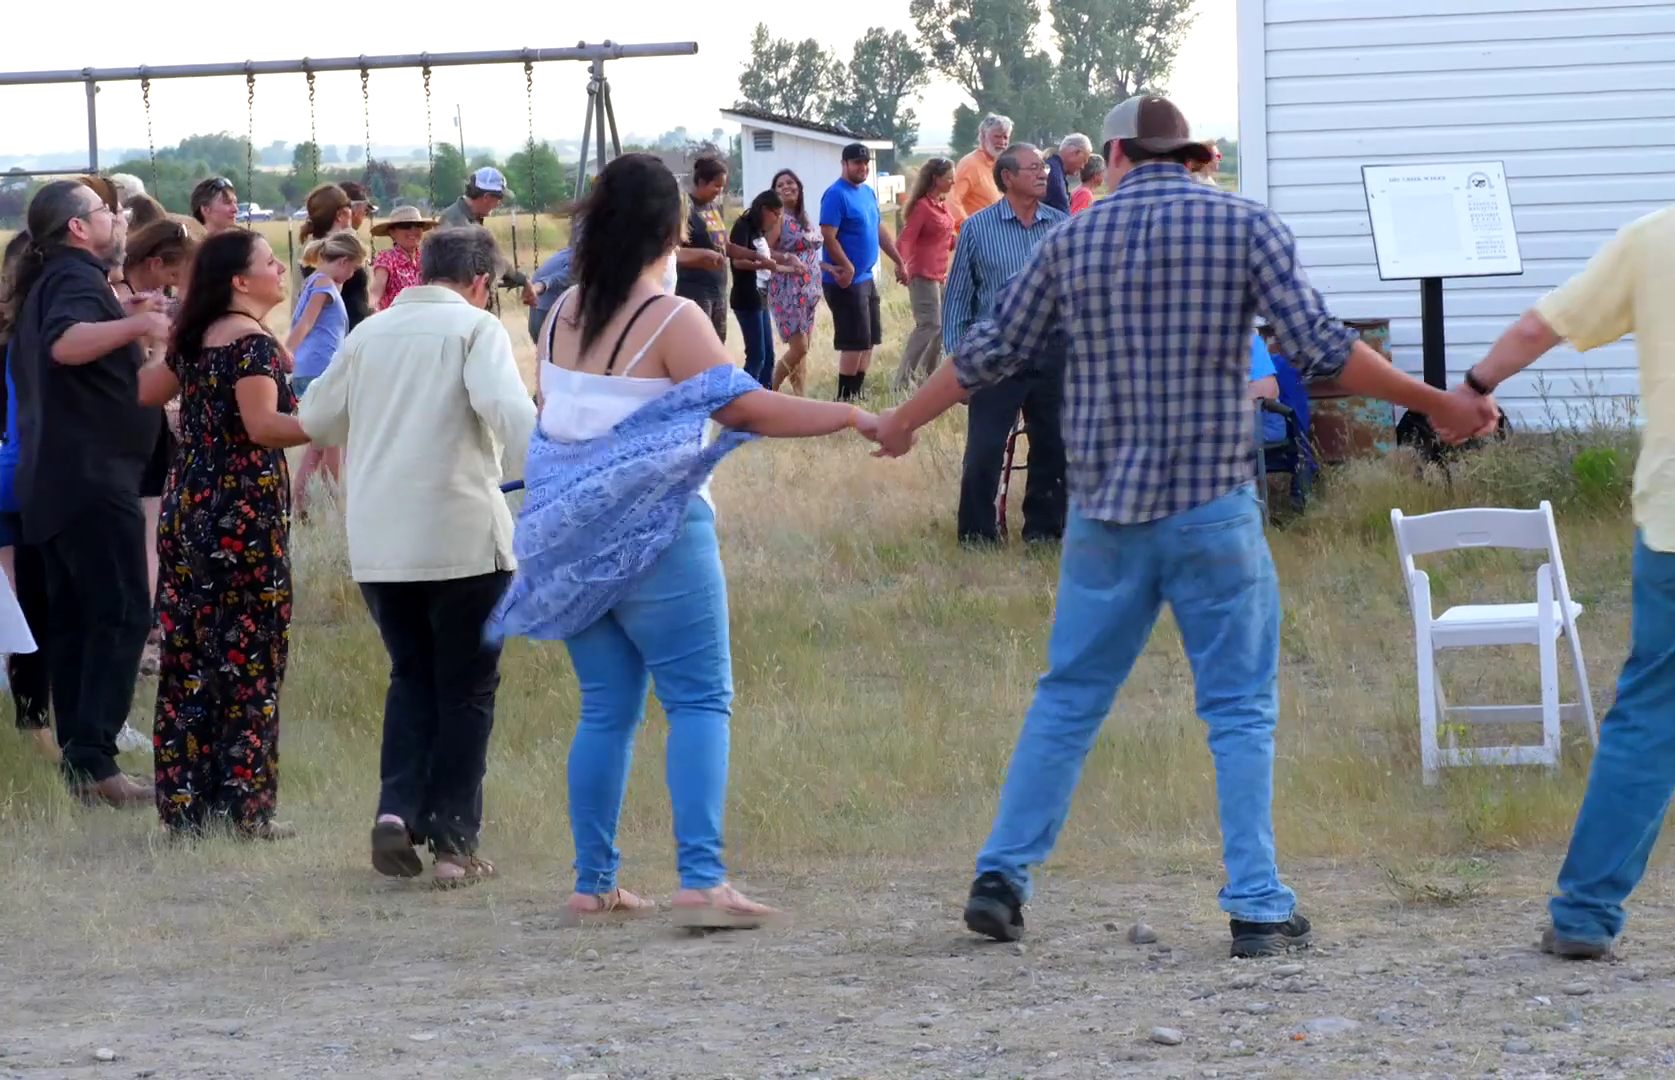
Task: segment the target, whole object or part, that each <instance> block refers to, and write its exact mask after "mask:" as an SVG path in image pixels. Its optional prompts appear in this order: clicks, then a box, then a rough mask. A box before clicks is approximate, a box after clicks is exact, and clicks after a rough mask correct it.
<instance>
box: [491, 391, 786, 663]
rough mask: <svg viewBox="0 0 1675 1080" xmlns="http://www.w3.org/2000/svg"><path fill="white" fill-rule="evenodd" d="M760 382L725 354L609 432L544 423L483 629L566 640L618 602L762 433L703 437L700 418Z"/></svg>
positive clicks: (494, 636) (499, 635)
mask: <svg viewBox="0 0 1675 1080" xmlns="http://www.w3.org/2000/svg"><path fill="white" fill-rule="evenodd" d="M761 388H762V386H761V384H760V383H758V382H757V381H756V380H755V379H753V378H751V377H750V376H749V375H746V374H745V373H744V372H743V371H741V370H739V369H738V368H736V367H734V366H732V365H731V364H724V365H721V366H718V367H713V368H710V369H709V370H708V371H706V372H704V373H703V374H702V375H699V376H696V377H694V378H691V379H687V380H686V381H685V382H681V383H677V384H676V385H675V386H674V388H673V389H671V390H670V391H669V392H668V393H667V394H664V395H663V396H662V397H660V398H658V399H656V400H655V401H651V402H648V403H646V404H645V405H642V406H641V407H640V408H639V409H637V410H635V411H634V412H633V413H632V414H630V415H629V416H628V417H626V418H625V419H624V420H623V421H622V422H621V423H619V424H617V426H616V427H614V428H612V429H611V432H610V434H608V435H603V436H600V437H599V438H596V439H588V440H586V441H584V442H559V441H556V440H554V439H549V438H547V437H546V436H545V435H543V434H541V432H540V430H539V429H537V430H536V432H535V436H534V437H533V438H532V439H531V440H530V444H529V461H528V464H527V466H526V467H525V470H524V486H525V490H526V491H527V496H526V498H525V502H524V506H523V512H522V513H521V514H519V515H518V523H517V529H516V532H515V533H514V534H513V538H512V552H513V554H514V555H515V556H516V557H517V560H518V570H517V574H516V576H514V577H513V579H512V584H511V587H510V588H508V589H507V590H506V595H505V596H504V597H502V598H501V601H500V603H499V604H498V605H497V606H496V607H495V610H494V614H493V615H491V616H490V617H489V622H488V626H487V628H486V630H485V633H486V634H487V636H488V639H489V640H490V641H496V642H498V641H503V640H504V639H506V638H508V637H526V638H533V639H535V640H538V641H562V640H564V639H566V638H570V637H574V636H575V635H577V634H579V633H581V632H582V631H583V630H585V629H587V628H588V627H589V626H592V625H593V624H594V623H595V622H596V621H598V620H599V619H600V618H601V617H603V616H604V615H605V614H606V613H607V612H609V611H610V610H611V609H612V608H613V607H615V606H616V605H617V603H618V602H619V601H621V599H622V598H623V597H624V596H625V595H627V593H628V591H629V590H630V589H632V588H633V587H634V586H635V585H636V584H637V583H638V582H639V581H640V580H641V579H642V578H644V577H645V575H646V574H647V573H648V572H649V571H650V570H651V568H652V567H653V566H654V565H656V563H657V560H658V559H660V558H661V557H662V556H663V553H664V552H665V551H667V550H668V548H669V546H670V545H671V544H673V543H674V542H675V540H676V539H677V538H678V537H679V536H680V533H681V529H682V528H683V527H684V525H685V523H686V510H687V503H688V502H689V501H690V500H691V499H692V497H693V495H694V494H695V493H696V492H697V491H698V489H699V488H700V487H701V486H702V485H703V483H704V480H705V478H707V477H708V476H709V474H710V473H711V472H713V471H714V469H715V467H716V465H717V464H719V463H720V461H721V459H722V458H723V457H725V456H726V455H727V454H729V453H731V452H732V451H733V450H735V449H737V448H738V447H740V446H742V445H744V444H745V443H746V442H748V441H750V440H751V439H754V438H756V437H757V436H755V435H750V434H746V433H744V432H738V431H726V430H723V431H722V433H721V435H720V436H719V437H718V438H717V439H716V440H715V442H713V443H710V444H709V445H708V446H705V445H704V442H703V435H704V423H705V421H707V420H708V419H709V417H710V414H711V413H713V412H715V411H716V410H717V409H719V408H721V407H723V406H725V405H728V404H730V403H732V402H733V401H735V400H737V399H738V398H740V397H742V396H743V395H745V394H747V393H749V392H751V391H752V390H760V389H761Z"/></svg>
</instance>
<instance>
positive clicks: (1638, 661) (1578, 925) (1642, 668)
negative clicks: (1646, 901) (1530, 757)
mask: <svg viewBox="0 0 1675 1080" xmlns="http://www.w3.org/2000/svg"><path fill="white" fill-rule="evenodd" d="M1633 582H1634V584H1633V601H1634V610H1633V614H1632V615H1631V616H1630V620H1629V656H1628V660H1627V661H1626V662H1625V663H1624V664H1623V673H1622V674H1621V675H1620V676H1618V678H1617V701H1616V703H1615V704H1614V705H1612V706H1611V711H1610V712H1607V713H1606V714H1605V718H1604V719H1603V720H1602V721H1600V725H1599V749H1598V750H1596V751H1595V752H1594V764H1593V770H1592V771H1591V772H1590V773H1589V774H1588V792H1587V794H1586V795H1584V796H1583V798H1582V810H1581V812H1580V813H1579V814H1578V815H1577V817H1576V831H1575V832H1574V833H1572V834H1571V838H1570V853H1569V854H1568V855H1566V856H1565V861H1564V866H1562V867H1561V868H1560V869H1559V892H1558V895H1557V896H1555V897H1553V899H1552V900H1551V901H1550V902H1549V904H1548V908H1549V910H1550V911H1551V912H1552V915H1553V929H1554V930H1555V931H1556V932H1557V934H1558V936H1559V937H1561V938H1564V939H1565V940H1567V941H1583V942H1591V943H1593V944H1596V945H1607V944H1610V943H1611V942H1612V941H1613V940H1614V939H1615V938H1616V937H1617V935H1618V934H1621V933H1622V932H1623V919H1624V915H1623V901H1625V900H1627V899H1628V896H1629V893H1631V892H1633V891H1634V888H1635V886H1636V885H1639V884H1640V879H1641V878H1642V877H1643V876H1644V875H1645V873H1646V860H1647V859H1648V858H1650V857H1651V854H1652V847H1653V846H1654V845H1655V844H1656V843H1657V840H1658V830H1659V829H1661V828H1662V827H1663V818H1664V815H1665V814H1666V813H1668V812H1669V800H1670V796H1671V794H1675V554H1668V553H1665V552H1659V551H1653V550H1652V549H1651V548H1649V547H1647V546H1646V545H1645V543H1644V542H1643V541H1642V540H1641V538H1640V536H1639V534H1636V535H1635V538H1634V578H1633Z"/></svg>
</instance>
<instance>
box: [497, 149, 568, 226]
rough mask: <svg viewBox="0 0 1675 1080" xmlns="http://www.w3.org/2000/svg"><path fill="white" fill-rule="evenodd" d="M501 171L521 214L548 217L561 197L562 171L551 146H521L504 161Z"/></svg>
mask: <svg viewBox="0 0 1675 1080" xmlns="http://www.w3.org/2000/svg"><path fill="white" fill-rule="evenodd" d="M503 171H504V172H505V173H506V183H508V184H509V185H511V188H512V191H513V193H514V194H515V195H516V196H517V204H518V208H519V209H521V210H529V211H532V212H534V213H538V214H545V213H550V212H551V211H552V208H553V207H555V206H557V205H558V204H559V202H560V201H562V200H563V199H564V197H565V196H564V192H565V190H566V184H565V182H564V167H563V166H562V165H560V164H559V163H558V153H557V152H556V151H555V150H553V148H552V144H551V143H545V142H540V143H525V144H524V148H523V149H522V150H519V151H518V152H517V153H515V154H513V155H512V156H511V157H509V158H507V159H506V168H505V169H504V170H503Z"/></svg>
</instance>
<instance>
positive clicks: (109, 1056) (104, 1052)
mask: <svg viewBox="0 0 1675 1080" xmlns="http://www.w3.org/2000/svg"><path fill="white" fill-rule="evenodd" d="M93 1060H94V1061H115V1060H116V1051H115V1050H112V1049H111V1048H110V1047H108V1046H101V1047H99V1049H97V1050H95V1051H93Z"/></svg>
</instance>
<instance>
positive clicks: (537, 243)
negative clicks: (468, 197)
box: [523, 60, 541, 268]
mask: <svg viewBox="0 0 1675 1080" xmlns="http://www.w3.org/2000/svg"><path fill="white" fill-rule="evenodd" d="M523 100H524V111H525V113H526V114H527V116H528V122H529V144H528V146H527V147H526V149H525V153H527V154H528V155H529V206H530V211H529V234H530V242H531V246H532V247H533V258H534V260H535V265H536V267H537V268H539V267H540V265H541V200H540V198H539V196H537V195H536V189H535V64H534V62H533V61H530V60H525V61H524V62H523Z"/></svg>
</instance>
